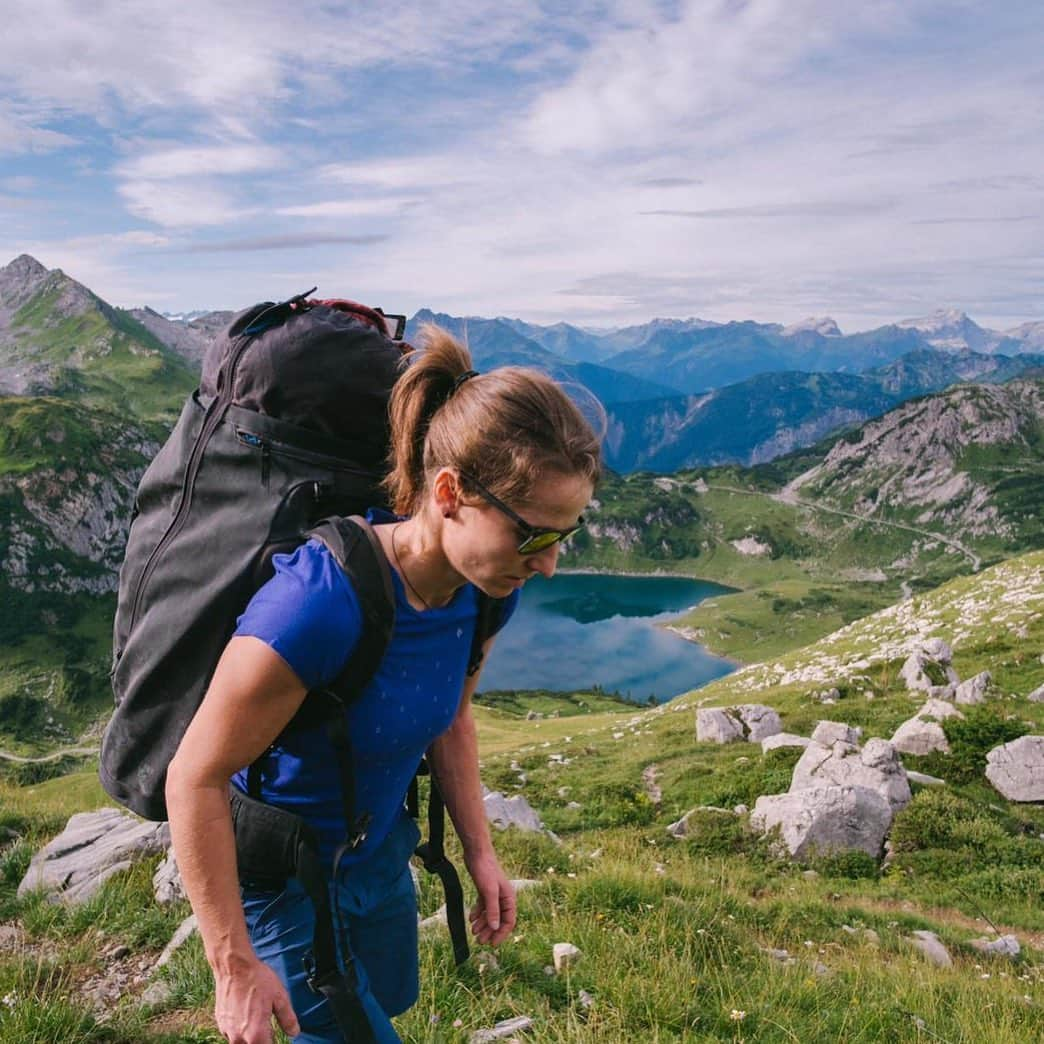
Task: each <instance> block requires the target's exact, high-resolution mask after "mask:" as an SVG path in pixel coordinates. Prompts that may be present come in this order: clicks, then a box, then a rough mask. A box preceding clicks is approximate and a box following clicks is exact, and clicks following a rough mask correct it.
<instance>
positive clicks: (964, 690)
mask: <svg viewBox="0 0 1044 1044" xmlns="http://www.w3.org/2000/svg"><path fill="white" fill-rule="evenodd" d="M992 681H993V678H992V677H991V675H990V672H989V671H980V672H979V673H978V674H976V675H975V677H974V678H968V679H967V681H962V682H961V684H960V685H958V686H957V689H956V690H955V692H954V694H953V699H954V702H955V703H961V704H973V703H985V702H986V692H987V690H988V689H989V687H990V682H992Z"/></svg>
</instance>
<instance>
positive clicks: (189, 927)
mask: <svg viewBox="0 0 1044 1044" xmlns="http://www.w3.org/2000/svg"><path fill="white" fill-rule="evenodd" d="M198 931H199V922H198V921H197V920H196V915H195V914H189V915H188V917H186V918H185V920H184V921H182V922H181V924H179V925H178V927H177V929H176V930H175V932H174V934H173V935H172V936H171V939H170V942H169V943H167V945H166V946H164V947H163V952H162V953H161V954H160V955H159V957H158V958H157V959H156V963H155V964H154V965H153V966H152V970H153V972H157V971H159V969H160V968H162V967H163V966H164V965H165V964H168V963H169V962H170V959H171V957H173V956H174V954H175V953H176V952H177V951H178V950H179V949H180V948H181V947H182V946H184V945H185V943H187V942H188V941H189V939H191V938H192V936H193V935H195V934H196V932H198Z"/></svg>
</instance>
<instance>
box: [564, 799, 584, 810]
mask: <svg viewBox="0 0 1044 1044" xmlns="http://www.w3.org/2000/svg"><path fill="white" fill-rule="evenodd" d="M583 807H584V806H583V805H581V804H580V802H579V801H570V802H569V803H568V804H567V805H566V808H567V809H569V811H570V812H578V811H579V810H580V809H582V808H583Z"/></svg>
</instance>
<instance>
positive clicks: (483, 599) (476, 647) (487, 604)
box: [468, 591, 504, 678]
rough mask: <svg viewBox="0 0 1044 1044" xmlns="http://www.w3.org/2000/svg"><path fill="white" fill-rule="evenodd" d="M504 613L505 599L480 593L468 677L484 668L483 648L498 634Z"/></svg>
mask: <svg viewBox="0 0 1044 1044" xmlns="http://www.w3.org/2000/svg"><path fill="white" fill-rule="evenodd" d="M503 611H504V599H502V598H492V597H490V596H489V595H488V594H485V593H483V592H482V591H479V592H478V613H477V615H476V617H475V633H474V634H473V635H472V638H471V653H470V654H469V656H468V677H469V678H471V677H473V676H474V675H475V674H477V673H478V669H479V668H480V667H481V666H482V647H483V646H484V645H485V644H486V641H487V639H489V638H491V637H492V636H493V635H494V634H496V633H497V629H498V628H499V626H500V618H501V615H502V614H503Z"/></svg>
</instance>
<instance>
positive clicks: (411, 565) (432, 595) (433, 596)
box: [386, 516, 464, 609]
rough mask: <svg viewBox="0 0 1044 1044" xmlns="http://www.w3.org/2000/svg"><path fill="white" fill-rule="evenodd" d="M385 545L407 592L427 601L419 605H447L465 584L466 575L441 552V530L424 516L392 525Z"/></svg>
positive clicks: (434, 607) (423, 607)
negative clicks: (428, 525) (463, 575)
mask: <svg viewBox="0 0 1044 1044" xmlns="http://www.w3.org/2000/svg"><path fill="white" fill-rule="evenodd" d="M386 549H387V550H390V551H391V554H390V555H389V556H388V557H389V559H390V561H391V562H392V564H393V565H395V566H396V568H397V569H398V571H399V575H400V576H401V577H402V579H403V585H404V586H405V588H406V591H407V593H408V594H409V595H412V596H414V597H415V598H416V599H419V600H420V601H422V602H423V603H424V604H423V605H420V606H416V608H418V609H425V608H427V609H436V608H438V607H440V606H443V605H446V604H447V603H448V602H449V601H450V599H451V598H453V596H454V594H456V592H457V591H458V589H459V588H461V587H463V585H464V579H463V577H462V576H461V575H460V574H459V573H458V572H457V571H456V570H455V569H453V567H452V566H451V565H450V564H449V562H447V561H446V558H445V556H444V555H443V554H442V550H441V547H440V541H439V539H438V534H437V533H435V532H432V531H431V530H430V529H429V528H428V527H427V526H426V525H425V524H424V521H423V516H418V517H415V518H409V519H406V521H405V522H397V523H395V524H394V525H392V526H389V527H388V537H387V544H386ZM410 600H411V601H413V598H411V599H410Z"/></svg>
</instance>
